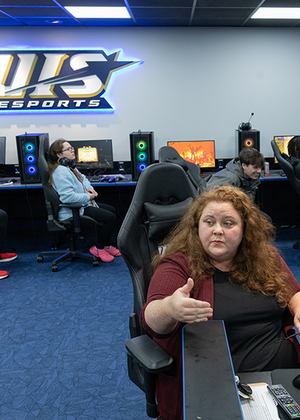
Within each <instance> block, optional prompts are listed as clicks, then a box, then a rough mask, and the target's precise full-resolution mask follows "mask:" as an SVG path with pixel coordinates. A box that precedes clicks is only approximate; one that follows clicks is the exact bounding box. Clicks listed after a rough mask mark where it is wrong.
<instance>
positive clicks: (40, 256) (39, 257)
mask: <svg viewBox="0 0 300 420" xmlns="http://www.w3.org/2000/svg"><path fill="white" fill-rule="evenodd" d="M43 261H44V257H43V256H42V255H39V256H38V257H37V262H39V263H41V262H43Z"/></svg>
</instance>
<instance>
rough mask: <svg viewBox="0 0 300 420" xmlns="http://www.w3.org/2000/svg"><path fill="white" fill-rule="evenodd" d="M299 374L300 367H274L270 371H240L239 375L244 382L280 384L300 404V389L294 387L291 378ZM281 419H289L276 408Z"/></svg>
mask: <svg viewBox="0 0 300 420" xmlns="http://www.w3.org/2000/svg"><path fill="white" fill-rule="evenodd" d="M299 374H300V369H275V370H273V371H272V372H251V373H241V374H239V377H240V379H241V381H242V382H245V383H249V384H251V383H259V382H266V383H267V384H281V385H283V386H284V388H285V389H286V390H287V391H288V392H289V393H290V394H291V396H292V397H293V398H295V400H296V401H297V402H298V403H299V404H300V389H298V388H295V387H294V385H293V383H292V382H293V379H294V378H295V376H297V375H299ZM278 414H279V417H280V418H281V420H290V419H289V417H288V416H287V415H286V414H285V413H284V412H283V411H282V410H278Z"/></svg>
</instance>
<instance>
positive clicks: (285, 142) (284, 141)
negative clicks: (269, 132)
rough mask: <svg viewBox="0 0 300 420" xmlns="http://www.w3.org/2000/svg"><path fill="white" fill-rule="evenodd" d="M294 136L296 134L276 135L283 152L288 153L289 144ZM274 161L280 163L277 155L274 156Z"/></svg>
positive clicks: (275, 137) (277, 142) (276, 140)
mask: <svg viewBox="0 0 300 420" xmlns="http://www.w3.org/2000/svg"><path fill="white" fill-rule="evenodd" d="M293 137H295V136H274V140H275V142H276V144H277V146H278V147H279V150H280V152H281V153H285V154H286V155H288V144H289V141H290V140H291V139H292V138H293ZM274 161H275V163H278V160H277V159H276V157H274Z"/></svg>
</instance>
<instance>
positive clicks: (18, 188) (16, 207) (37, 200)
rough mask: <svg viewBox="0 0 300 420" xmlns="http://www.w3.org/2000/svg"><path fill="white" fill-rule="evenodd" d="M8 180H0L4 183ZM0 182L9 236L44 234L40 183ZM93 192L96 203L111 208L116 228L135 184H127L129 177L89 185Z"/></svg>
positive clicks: (44, 216)
mask: <svg viewBox="0 0 300 420" xmlns="http://www.w3.org/2000/svg"><path fill="white" fill-rule="evenodd" d="M8 179H9V178H7V179H5V178H2V179H1V182H6V181H7V180H8ZM1 182H0V197H1V200H0V208H1V209H3V210H4V211H6V212H7V214H8V232H7V236H8V238H9V237H18V236H27V237H32V236H33V234H32V230H34V232H35V233H38V232H41V234H46V220H47V212H46V206H45V200H44V193H43V188H42V184H41V183H39V184H21V183H20V181H17V182H14V183H13V184H11V185H3V184H2V183H1ZM92 185H93V187H94V189H95V190H96V191H97V192H98V194H99V198H98V199H99V202H102V203H106V204H110V205H112V206H114V207H115V209H116V211H117V216H118V222H119V223H118V225H117V226H116V229H119V226H120V225H121V222H122V220H123V218H124V217H125V214H126V212H127V210H128V207H129V205H130V203H131V199H132V196H133V193H134V190H135V186H136V182H135V181H131V176H126V178H125V179H124V180H123V181H118V182H113V183H109V182H93V183H92Z"/></svg>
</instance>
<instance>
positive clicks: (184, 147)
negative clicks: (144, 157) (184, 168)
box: [168, 140, 216, 168]
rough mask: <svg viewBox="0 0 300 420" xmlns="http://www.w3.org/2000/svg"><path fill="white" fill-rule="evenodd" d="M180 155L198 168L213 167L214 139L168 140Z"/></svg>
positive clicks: (214, 160)
mask: <svg viewBox="0 0 300 420" xmlns="http://www.w3.org/2000/svg"><path fill="white" fill-rule="evenodd" d="M168 146H171V147H173V148H174V149H175V150H177V152H178V153H179V154H180V156H181V157H182V158H183V159H184V160H187V161H189V162H192V163H195V164H196V165H198V166H200V168H214V167H215V166H216V157H215V141H214V140H184V141H168Z"/></svg>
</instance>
